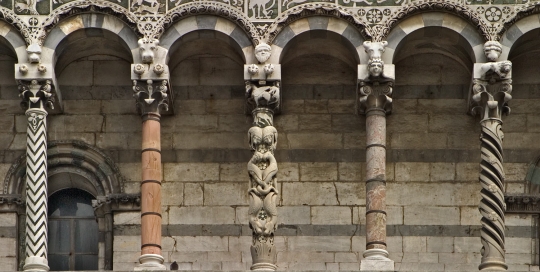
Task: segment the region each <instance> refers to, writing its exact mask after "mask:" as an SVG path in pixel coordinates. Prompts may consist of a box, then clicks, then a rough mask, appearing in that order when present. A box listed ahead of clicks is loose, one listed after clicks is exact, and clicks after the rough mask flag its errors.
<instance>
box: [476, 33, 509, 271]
mask: <svg viewBox="0 0 540 272" xmlns="http://www.w3.org/2000/svg"><path fill="white" fill-rule="evenodd" d="M484 53H485V55H486V58H487V59H488V61H489V62H487V63H475V64H474V75H473V85H472V88H471V93H470V96H469V109H470V113H471V114H472V115H480V116H481V121H480V124H481V126H482V132H481V135H480V142H481V146H480V149H481V154H482V161H481V162H480V179H479V180H480V183H481V185H482V191H481V192H480V193H481V195H482V200H481V201H480V205H479V209H480V213H481V214H482V219H481V224H482V229H481V233H480V234H481V242H482V250H481V253H482V260H481V263H480V266H479V267H478V268H479V269H480V270H506V269H508V265H506V263H505V246H504V238H505V223H504V213H505V210H506V203H505V199H504V193H503V188H504V168H503V147H502V142H503V138H504V133H503V131H502V119H501V118H502V115H503V114H508V113H509V112H510V108H509V107H508V101H510V100H511V99H512V95H511V93H512V63H511V62H510V61H497V60H498V58H499V56H500V54H501V53H502V46H501V44H500V43H499V42H496V41H489V42H486V43H485V44H484Z"/></svg>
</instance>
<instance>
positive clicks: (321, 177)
mask: <svg viewBox="0 0 540 272" xmlns="http://www.w3.org/2000/svg"><path fill="white" fill-rule="evenodd" d="M300 180H301V181H334V180H337V163H300Z"/></svg>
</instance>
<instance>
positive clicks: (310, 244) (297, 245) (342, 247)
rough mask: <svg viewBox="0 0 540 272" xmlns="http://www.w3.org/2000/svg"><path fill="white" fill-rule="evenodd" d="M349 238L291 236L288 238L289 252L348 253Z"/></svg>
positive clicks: (349, 246)
mask: <svg viewBox="0 0 540 272" xmlns="http://www.w3.org/2000/svg"><path fill="white" fill-rule="evenodd" d="M350 248H351V240H350V237H343V236H333V237H317V236H293V237H289V238H288V249H289V251H349V250H350Z"/></svg>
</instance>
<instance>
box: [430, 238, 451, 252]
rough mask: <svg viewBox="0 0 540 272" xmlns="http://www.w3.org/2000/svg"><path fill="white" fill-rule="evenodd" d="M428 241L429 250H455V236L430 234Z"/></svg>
mask: <svg viewBox="0 0 540 272" xmlns="http://www.w3.org/2000/svg"><path fill="white" fill-rule="evenodd" d="M426 241H427V247H426V251H427V252H433V253H442V252H447V253H448V252H454V237H436V236H429V237H427V239H426Z"/></svg>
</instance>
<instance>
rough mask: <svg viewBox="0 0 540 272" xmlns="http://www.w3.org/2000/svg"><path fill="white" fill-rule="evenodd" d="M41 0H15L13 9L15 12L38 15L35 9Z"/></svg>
mask: <svg viewBox="0 0 540 272" xmlns="http://www.w3.org/2000/svg"><path fill="white" fill-rule="evenodd" d="M41 1H43V0H24V1H23V2H16V3H15V9H16V10H17V12H20V13H22V12H28V13H30V14H31V15H39V13H38V12H37V9H36V5H37V3H38V2H41Z"/></svg>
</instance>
